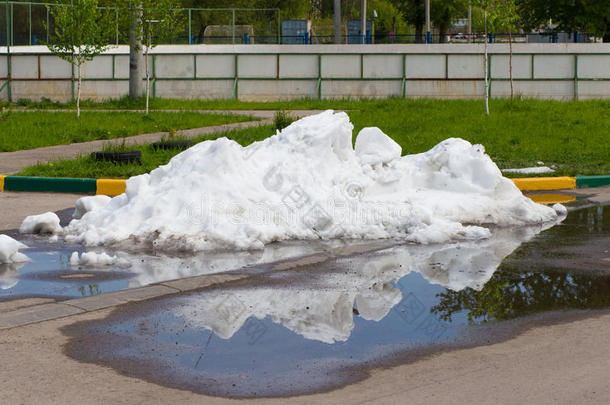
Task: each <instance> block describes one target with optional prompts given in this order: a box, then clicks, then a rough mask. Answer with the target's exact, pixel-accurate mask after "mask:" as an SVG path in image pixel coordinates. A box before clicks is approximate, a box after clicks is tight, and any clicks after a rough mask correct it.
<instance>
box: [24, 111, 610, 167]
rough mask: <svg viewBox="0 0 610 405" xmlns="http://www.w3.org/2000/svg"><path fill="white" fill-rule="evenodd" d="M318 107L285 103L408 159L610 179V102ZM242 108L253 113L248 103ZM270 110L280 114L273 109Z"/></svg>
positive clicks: (265, 130) (267, 131)
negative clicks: (548, 169)
mask: <svg viewBox="0 0 610 405" xmlns="http://www.w3.org/2000/svg"><path fill="white" fill-rule="evenodd" d="M201 103H207V102H204V101H201ZM298 103H302V104H300V105H299V104H298ZM308 103H312V104H308ZM316 103H323V102H322V101H316ZM316 103H313V101H307V100H301V101H298V102H294V103H281V108H283V109H292V108H297V107H296V106H297V105H298V108H327V107H333V108H336V109H339V108H345V109H348V110H349V112H348V114H349V116H350V118H351V120H352V122H353V123H354V127H355V128H354V137H355V135H356V134H357V133H358V131H359V130H360V129H362V128H363V127H365V126H377V127H379V128H381V129H382V130H383V131H384V132H385V133H387V134H388V135H390V136H391V137H392V138H393V139H395V140H396V141H397V142H398V143H399V144H400V145H401V146H402V148H403V154H412V153H419V152H423V151H426V150H428V149H430V148H431V147H432V146H434V145H436V144H437V143H438V142H440V141H442V140H444V139H447V138H449V137H460V138H464V139H466V140H468V141H470V142H472V143H480V144H482V145H484V146H485V148H486V151H487V153H489V155H490V156H491V157H492V159H494V161H495V162H496V163H497V164H498V165H499V166H500V168H512V167H529V166H536V165H537V162H539V161H542V162H544V164H545V165H549V166H550V165H556V167H557V171H556V173H555V175H592V174H607V173H610V159H608V156H610V142H608V140H607V137H608V132H609V131H608V129H609V128H610V102H605V101H583V102H553V101H539V100H517V101H514V102H511V101H508V100H493V102H492V104H491V111H492V113H491V115H490V116H489V117H486V116H485V115H484V114H483V112H482V109H483V105H482V102H481V101H476V100H445V101H443V100H403V99H389V100H378V101H372V100H369V101H361V102H357V101H337V102H332V101H324V103H326V104H324V105H322V104H316ZM236 105H237V104H236ZM239 105H241V106H244V107H243V108H252V104H251V103H239ZM265 105H267V106H269V108H276V106H275V104H274V103H270V104H265ZM272 134H273V129H272V128H271V127H261V128H251V129H246V130H241V131H234V132H231V133H228V134H223V135H227V136H229V137H230V138H232V139H235V140H236V141H237V142H240V143H241V144H242V145H246V144H248V143H250V142H252V141H254V140H259V139H263V138H265V137H267V136H270V135H272ZM217 136H220V135H217ZM217 136H216V137H217ZM203 139H210V138H203ZM151 153H152V152H151ZM163 153H166V154H167V155H162V154H160V153H157V154H156V155H155V156H154V159H153V157H152V156H151V157H150V159H151V160H147V159H148V158H143V160H144V161H147V162H149V163H144V164H143V165H142V166H139V167H121V166H107V165H104V166H103V167H102V166H95V167H93V163H92V162H88V161H87V159H88V158H80V160H79V161H78V164H76V162H75V161H61V162H53V166H49V165H38V166H35V167H32V168H28V169H26V170H24V171H23V172H22V173H21V174H28V175H56V176H76V177H98V176H106V177H127V176H130V175H133V174H136V173H143V172H147V171H149V170H150V169H152V168H154V167H156V166H157V165H158V164H163V163H165V162H166V161H167V160H169V158H171V156H172V155H173V154H175V153H177V152H163ZM96 165H99V163H98V164H96ZM510 176H513V177H518V176H519V175H514V174H511V175H510ZM527 177H530V176H527Z"/></svg>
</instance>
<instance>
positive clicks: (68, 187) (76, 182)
mask: <svg viewBox="0 0 610 405" xmlns="http://www.w3.org/2000/svg"><path fill="white" fill-rule="evenodd" d="M96 189H97V185H96V180H95V179H71V178H54V177H21V176H6V177H5V178H4V191H49V192H56V193H80V194H95V192H96Z"/></svg>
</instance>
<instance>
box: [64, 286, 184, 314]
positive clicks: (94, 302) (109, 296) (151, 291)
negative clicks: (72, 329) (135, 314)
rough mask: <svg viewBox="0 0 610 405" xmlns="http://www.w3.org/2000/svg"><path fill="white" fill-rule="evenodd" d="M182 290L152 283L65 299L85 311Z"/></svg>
mask: <svg viewBox="0 0 610 405" xmlns="http://www.w3.org/2000/svg"><path fill="white" fill-rule="evenodd" d="M177 292H180V290H178V289H176V288H172V287H169V286H166V285H151V286H147V287H142V288H132V289H129V290H122V291H116V292H111V293H106V294H100V295H95V296H93V297H87V298H77V299H72V300H68V301H64V304H66V305H70V306H73V307H75V308H79V309H81V310H84V311H96V310H98V309H104V308H109V307H113V306H116V305H121V304H126V303H128V302H135V301H143V300H147V299H151V298H157V297H162V296H164V295H169V294H175V293H177Z"/></svg>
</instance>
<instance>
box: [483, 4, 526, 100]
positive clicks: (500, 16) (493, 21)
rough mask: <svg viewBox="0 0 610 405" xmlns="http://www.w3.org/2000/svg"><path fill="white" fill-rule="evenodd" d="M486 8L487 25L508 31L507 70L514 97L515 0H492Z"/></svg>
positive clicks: (493, 29) (495, 29)
mask: <svg viewBox="0 0 610 405" xmlns="http://www.w3.org/2000/svg"><path fill="white" fill-rule="evenodd" d="M490 3H491V7H489V9H488V19H489V26H490V27H492V31H495V32H508V47H509V57H508V72H509V78H510V99H511V100H514V99H515V91H514V85H513V32H516V31H517V24H518V22H519V16H518V15H517V5H516V4H515V0H493V1H490Z"/></svg>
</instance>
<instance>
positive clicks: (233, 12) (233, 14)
mask: <svg viewBox="0 0 610 405" xmlns="http://www.w3.org/2000/svg"><path fill="white" fill-rule="evenodd" d="M231 15H232V18H233V20H232V24H231V26H232V27H233V35H232V38H233V39H232V41H231V42H232V44H233V45H235V9H234V8H232V9H231Z"/></svg>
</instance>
